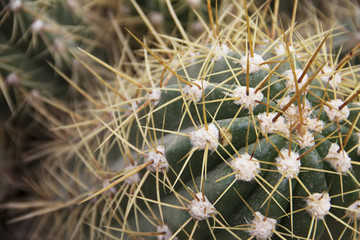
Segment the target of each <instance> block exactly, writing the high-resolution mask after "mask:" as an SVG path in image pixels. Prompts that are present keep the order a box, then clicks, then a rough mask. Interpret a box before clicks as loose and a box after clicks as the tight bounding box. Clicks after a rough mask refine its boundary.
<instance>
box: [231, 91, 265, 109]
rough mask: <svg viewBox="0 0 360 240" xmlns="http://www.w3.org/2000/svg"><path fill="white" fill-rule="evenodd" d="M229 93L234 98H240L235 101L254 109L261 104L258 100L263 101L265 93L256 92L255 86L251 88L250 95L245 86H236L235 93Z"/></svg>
mask: <svg viewBox="0 0 360 240" xmlns="http://www.w3.org/2000/svg"><path fill="white" fill-rule="evenodd" d="M229 95H230V96H231V97H233V98H239V99H238V100H234V103H235V104H237V105H242V106H244V107H245V108H246V109H254V108H255V107H256V106H257V105H258V104H259V103H257V102H256V101H261V100H262V99H263V98H264V95H263V94H262V93H261V92H260V91H258V92H257V93H255V88H249V95H247V94H246V87H245V86H238V87H236V88H235V89H234V91H233V93H231V94H229Z"/></svg>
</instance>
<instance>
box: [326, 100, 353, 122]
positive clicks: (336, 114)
mask: <svg viewBox="0 0 360 240" xmlns="http://www.w3.org/2000/svg"><path fill="white" fill-rule="evenodd" d="M327 103H328V104H329V105H330V106H332V108H331V109H330V108H329V107H328V106H327V105H325V106H324V110H325V112H326V114H327V116H328V118H329V119H330V121H334V120H335V119H336V118H337V119H338V120H339V121H341V120H344V119H345V118H347V117H348V116H349V114H350V110H349V108H348V107H347V106H345V107H344V108H342V109H341V110H339V107H340V106H341V105H342V104H343V103H344V102H343V101H341V100H340V99H335V100H331V101H328V102H327Z"/></svg>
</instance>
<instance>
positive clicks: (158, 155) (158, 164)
mask: <svg viewBox="0 0 360 240" xmlns="http://www.w3.org/2000/svg"><path fill="white" fill-rule="evenodd" d="M156 150H157V151H156ZM156 150H151V151H150V152H149V153H148V154H147V155H146V157H145V160H144V162H150V161H152V160H153V161H154V162H153V163H152V164H150V165H148V166H147V167H146V168H147V169H148V170H150V171H151V172H156V169H157V168H159V171H162V172H168V171H169V163H168V161H167V160H166V157H165V148H164V147H163V146H158V147H156Z"/></svg>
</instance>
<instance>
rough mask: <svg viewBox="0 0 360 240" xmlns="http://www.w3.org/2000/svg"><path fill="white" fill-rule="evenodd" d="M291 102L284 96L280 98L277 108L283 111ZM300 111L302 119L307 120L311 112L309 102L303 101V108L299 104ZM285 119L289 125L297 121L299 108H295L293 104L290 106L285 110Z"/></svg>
mask: <svg viewBox="0 0 360 240" xmlns="http://www.w3.org/2000/svg"><path fill="white" fill-rule="evenodd" d="M290 100H291V97H290V96H286V97H284V98H282V99H281V100H280V102H279V108H280V109H283V108H284V107H285V106H286V105H287V104H288V103H289V102H290ZM301 110H302V116H303V117H304V118H307V117H309V116H310V115H311V113H312V112H313V110H312V109H311V104H310V102H309V101H308V100H307V99H305V106H303V105H302V104H301ZM285 119H286V120H287V121H288V122H290V123H291V124H294V123H295V122H296V121H298V120H299V107H298V106H295V104H293V103H292V104H291V105H290V106H289V107H288V108H287V109H286V110H285Z"/></svg>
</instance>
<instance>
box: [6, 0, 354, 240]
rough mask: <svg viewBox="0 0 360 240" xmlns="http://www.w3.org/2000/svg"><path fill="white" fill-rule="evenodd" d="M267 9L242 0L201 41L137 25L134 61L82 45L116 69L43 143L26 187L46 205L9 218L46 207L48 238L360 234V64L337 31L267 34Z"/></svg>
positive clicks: (41, 213)
mask: <svg viewBox="0 0 360 240" xmlns="http://www.w3.org/2000/svg"><path fill="white" fill-rule="evenodd" d="M267 14H269V13H268V12H267V10H266V9H263V8H260V9H258V10H255V11H254V12H253V14H252V15H249V13H248V12H247V6H246V5H245V7H244V5H241V4H240V3H235V2H234V4H233V5H231V6H230V5H229V6H227V11H224V13H223V14H221V15H220V16H219V18H218V19H217V20H214V19H213V20H214V21H213V24H211V25H210V26H208V28H207V29H206V32H205V33H204V34H203V35H201V36H200V37H199V38H198V39H197V41H196V42H195V43H194V42H191V41H186V40H184V39H177V38H175V37H167V36H160V35H159V36H158V37H159V38H160V39H161V37H162V38H163V39H166V40H167V41H170V42H171V48H170V47H169V46H166V45H162V44H159V45H158V49H151V48H149V47H148V46H147V42H146V40H144V41H142V40H140V39H139V38H138V37H136V36H135V35H134V34H132V33H131V35H132V37H133V38H134V39H135V40H136V41H138V42H139V43H140V44H141V45H142V46H143V47H144V49H143V51H142V52H143V53H144V61H143V62H142V63H140V64H139V63H133V65H132V64H131V63H129V64H128V65H124V68H126V69H125V70H124V69H121V67H120V68H119V69H117V68H114V67H111V66H110V65H107V64H106V63H104V62H103V61H101V60H100V59H97V58H96V57H94V56H92V55H91V54H89V53H87V52H86V51H83V53H84V54H85V55H86V56H88V57H90V58H91V59H93V60H95V61H96V62H98V63H100V64H102V65H103V66H105V67H106V68H107V69H108V70H109V71H110V72H112V73H113V74H114V75H115V76H116V77H114V79H115V80H114V81H113V82H105V81H103V86H101V87H99V88H98V89H96V90H94V89H93V88H91V87H93V86H89V91H88V92H89V93H91V96H90V97H91V98H90V99H91V100H92V101H89V102H86V101H85V103H84V104H79V106H78V109H76V110H78V112H81V116H80V117H79V118H77V119H75V118H72V119H71V121H69V122H66V123H67V124H68V126H62V128H64V129H73V130H74V131H72V132H70V131H68V132H66V134H71V135H66V136H68V137H63V138H61V139H56V141H55V142H53V143H51V144H48V145H44V146H43V148H41V150H44V149H45V147H47V148H46V152H52V154H51V155H50V156H49V157H48V161H45V162H44V165H42V167H41V168H40V169H41V173H42V174H43V175H42V178H41V179H40V180H39V183H38V184H37V185H36V184H35V183H34V182H30V183H31V184H29V185H30V186H31V187H33V188H34V190H36V191H37V192H38V193H39V195H40V196H41V197H42V199H44V202H41V203H43V205H44V206H42V207H39V200H32V201H29V202H27V205H26V206H28V207H29V208H35V210H31V211H29V212H27V213H24V214H23V215H16V216H14V217H13V218H12V219H10V220H9V223H15V222H18V221H21V220H26V219H32V218H34V217H38V218H37V223H38V224H37V228H35V230H34V232H33V234H34V235H33V236H36V234H45V235H46V236H47V237H52V238H76V239H89V238H90V239H96V238H97V239H98V238H109V239H111V238H120V239H143V238H144V239H145V238H150V239H151V238H153V239H155V238H157V239H212V238H213V239H232V238H234V239H249V238H250V239H251V238H252V239H276V238H279V239H292V238H294V239H305V238H308V239H329V238H333V239H339V238H342V239H356V238H357V237H358V236H359V232H358V218H359V216H358V212H359V207H358V205H359V189H360V187H359V185H360V184H359V180H358V179H359V178H360V175H359V174H360V169H359V156H358V152H360V151H358V145H359V127H360V123H359V121H358V120H359V116H360V114H359V113H360V111H359V107H358V105H357V103H356V102H357V95H358V94H359V93H360V92H359V91H358V90H357V88H358V83H357V82H356V78H357V77H358V76H359V69H360V68H359V67H358V66H352V65H351V64H350V63H348V62H345V63H343V62H341V63H338V62H337V58H336V57H334V56H333V55H332V54H330V53H329V52H328V46H329V45H328V44H331V41H330V40H329V38H331V37H332V36H331V34H330V33H331V31H330V30H329V31H320V32H318V33H317V34H316V35H314V36H306V35H305V34H304V35H302V36H300V35H297V29H296V27H295V26H291V27H290V28H289V29H288V30H287V31H284V30H282V29H281V27H277V26H276V24H274V25H272V27H274V30H275V31H274V32H275V34H276V35H277V37H275V36H270V35H269V29H267V28H268V27H267V24H266V23H267V22H268V21H269V19H270V20H271V15H267ZM268 17H269V18H268ZM215 24H216V25H215ZM318 29H321V28H320V26H319V28H318ZM330 46H331V45H330ZM139 65H140V66H142V67H143V71H142V72H140V73H137V74H136V75H135V76H131V71H129V70H128V68H131V67H134V68H137V67H139ZM95 77H97V78H98V79H99V80H100V79H101V80H103V79H102V77H101V76H98V75H96V76H95ZM134 86H135V87H134ZM351 89H355V90H351ZM86 100H89V97H87V98H86ZM84 107H87V109H86V111H80V110H83V109H84ZM94 107H95V109H94ZM55 127H60V126H55ZM58 131H60V130H58ZM68 139H70V140H68ZM66 141H69V142H70V144H68V145H67V142H66ZM25 171H27V170H25ZM29 171H31V170H29ZM45 203H46V204H45ZM24 205H25V204H24V203H21V202H20V203H17V202H13V203H8V204H3V205H0V207H2V208H8V209H10V208H17V207H20V206H24ZM49 219H50V220H53V221H54V222H55V224H53V225H52V226H49V228H48V229H47V228H46V226H48V225H46V224H45V223H44V222H49Z"/></svg>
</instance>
